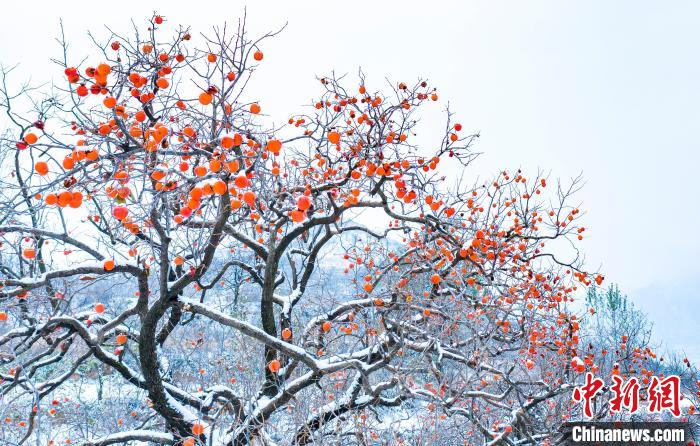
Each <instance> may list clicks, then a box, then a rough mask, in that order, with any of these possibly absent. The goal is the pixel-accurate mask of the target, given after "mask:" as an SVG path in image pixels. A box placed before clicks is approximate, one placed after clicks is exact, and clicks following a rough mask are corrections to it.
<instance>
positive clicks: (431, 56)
mask: <svg viewBox="0 0 700 446" xmlns="http://www.w3.org/2000/svg"><path fill="white" fill-rule="evenodd" d="M246 3H247V7H248V16H249V25H250V29H251V31H253V32H260V33H262V32H264V31H267V30H271V29H273V28H277V27H278V26H280V25H282V24H284V23H285V22H288V23H289V25H288V27H287V29H286V30H285V31H284V32H283V34H282V35H281V36H279V37H277V38H275V39H274V40H270V41H268V43H267V44H266V45H265V46H264V47H263V50H264V52H265V60H264V63H263V65H262V66H261V67H260V70H259V71H258V73H256V76H257V80H256V81H255V85H254V88H255V91H256V93H257V92H259V93H260V97H259V99H261V100H262V104H263V107H264V109H263V110H264V111H267V112H270V113H271V114H273V115H274V116H275V117H276V119H277V120H278V121H282V120H286V118H287V117H288V116H289V114H291V113H294V112H298V111H299V110H300V106H301V105H305V104H308V103H309V101H310V99H311V98H312V97H314V96H315V95H316V94H317V93H319V92H320V90H319V89H318V85H317V82H316V81H315V78H314V76H315V75H324V74H328V73H329V72H330V71H331V70H333V69H334V70H335V71H336V73H350V74H351V75H355V73H356V72H357V69H358V67H360V66H361V67H362V69H363V70H364V71H365V72H366V73H367V74H368V77H369V79H370V82H374V83H375V84H374V86H375V88H383V87H384V86H385V84H384V83H383V82H384V77H388V78H390V79H392V80H394V81H413V80H414V79H416V78H417V77H418V76H422V77H426V78H428V79H429V81H430V83H431V84H432V85H435V86H437V87H438V88H439V93H440V95H441V98H444V99H449V101H450V104H451V109H452V110H453V111H454V112H456V113H457V119H458V121H459V122H461V123H462V124H463V126H464V128H465V130H471V131H479V132H481V135H482V137H481V140H480V142H479V143H478V146H477V149H478V150H479V151H481V152H484V154H483V155H482V157H481V158H480V159H479V160H478V162H477V163H476V164H475V166H474V170H473V171H470V172H467V173H466V175H469V176H470V178H475V177H477V176H482V177H483V176H488V175H489V174H491V173H495V172H497V171H498V170H499V169H501V168H517V167H522V168H523V169H524V170H525V172H526V173H527V172H531V173H534V172H535V171H536V170H537V169H538V168H541V169H543V170H545V171H551V173H552V177H561V178H563V179H566V178H570V177H572V176H576V175H578V174H579V173H583V175H584V177H585V180H586V185H585V188H584V190H583V191H582V192H581V193H580V194H579V195H578V199H579V200H580V201H581V202H582V208H583V209H585V210H587V215H586V216H585V220H584V221H585V223H586V226H587V227H589V228H590V229H589V231H587V235H588V236H589V238H588V239H587V240H586V241H585V243H584V245H583V249H584V251H585V253H586V257H587V260H588V264H589V266H590V267H591V269H596V268H597V267H598V266H600V267H601V270H602V271H603V272H604V273H605V274H606V276H607V277H608V280H609V281H612V282H617V283H619V284H620V287H621V288H622V289H623V290H626V291H627V292H629V294H630V295H631V296H632V297H633V298H634V296H635V293H636V292H638V293H639V294H640V296H642V297H640V298H639V299H638V300H639V301H640V304H641V305H642V306H643V307H644V308H645V309H647V311H649V312H650V313H653V314H652V319H655V320H657V322H658V324H657V325H658V327H657V328H658V330H659V331H660V332H661V334H662V335H663V337H664V338H666V339H672V338H678V339H679V342H680V345H686V346H689V347H693V342H692V341H690V340H692V339H693V337H694V333H691V328H692V327H685V328H686V329H687V330H686V332H685V333H682V332H679V331H678V330H679V328H678V327H677V324H674V318H675V316H674V313H670V312H669V311H668V308H671V307H673V306H672V305H666V304H667V303H669V301H673V302H672V303H673V304H674V305H675V308H676V310H674V311H692V310H693V309H694V308H695V305H694V304H695V303H696V302H698V301H699V299H698V297H697V296H698V293H697V291H696V289H697V286H700V283H698V278H699V277H700V263H698V262H697V260H696V255H697V253H698V252H700V238H699V237H697V236H694V234H693V233H694V232H695V231H696V227H697V221H698V217H700V211H699V210H698V209H699V207H698V205H697V204H696V201H697V196H698V192H700V187H698V186H697V177H696V173H695V171H696V169H697V166H698V162H699V161H700V155H698V151H699V150H698V149H700V147H699V145H700V144H699V143H698V137H697V136H696V134H694V130H695V129H697V128H698V126H697V124H698V118H700V109H699V108H698V105H699V104H700V89H699V88H698V85H697V84H698V82H699V81H700V63H698V60H700V59H699V58H700V26H698V25H700V3H697V2H692V1H680V0H679V1H674V2H659V1H640V0H635V1H615V2H609V1H576V2H574V1H567V2H562V1H555V0H552V1H528V2H522V1H509V2H505V1H495V0H489V1H459V2H457V1H455V2H448V1H445V2H439V1H432V2H411V1H401V2H399V1H395V2H394V1H391V2H390V1H378V0H375V1H364V0H353V1H350V2H347V1H342V2H341V1H296V2H292V1H257V2H255V1H251V2H240V1H229V2H210V1H204V0H198V1H186V2H183V1H174V0H173V1H168V2H144V1H138V2H134V1H119V2H107V3H105V2H102V3H94V4H93V3H88V4H84V3H80V2H77V3H75V2H62V1H56V2H48V1H47V2H41V1H36V0H35V1H25V2H12V3H9V2H7V3H6V4H4V5H3V14H2V16H1V17H0V61H1V62H2V63H3V64H5V65H13V64H15V63H18V62H19V63H21V65H20V68H19V70H18V72H17V80H20V79H25V78H27V77H29V76H31V77H32V79H33V80H34V81H36V82H39V81H44V80H48V77H49V76H50V74H49V73H48V72H47V71H46V70H48V69H52V70H56V68H55V67H54V66H51V65H50V63H49V61H48V60H49V58H50V57H57V56H60V54H59V52H58V46H57V45H56V43H55V42H54V40H53V38H54V37H56V36H57V35H58V31H59V28H58V20H59V18H63V21H64V25H65V27H66V31H67V36H68V38H69V40H70V41H71V42H73V54H75V59H74V60H75V62H78V56H79V55H80V53H81V49H82V48H86V47H87V45H88V40H87V38H86V34H85V33H86V31H87V30H88V29H91V30H93V31H95V32H96V33H97V34H98V35H99V34H100V33H101V32H103V29H102V24H107V25H109V26H110V27H113V28H114V29H117V30H126V29H127V28H128V26H129V23H130V20H131V18H133V19H134V20H135V21H136V22H137V23H138V24H143V23H144V20H145V18H146V17H149V16H150V15H151V14H152V12H153V11H154V10H155V11H157V12H158V13H159V14H162V15H163V16H165V18H166V19H167V20H168V23H169V24H171V25H172V24H175V23H182V24H189V25H191V26H192V27H193V31H194V32H193V34H194V35H195V36H197V33H198V32H199V31H203V32H206V31H207V30H208V29H209V28H210V26H212V25H215V24H220V23H222V22H223V21H225V20H227V21H229V22H234V21H235V19H237V18H238V17H239V16H240V15H241V13H242V11H243V6H244V5H246ZM144 4H148V5H149V6H148V7H144V6H143V5H144ZM101 5H102V7H101ZM159 5H160V6H159ZM58 74H59V75H60V73H58ZM426 124H427V125H425V126H424V127H427V128H426V129H425V130H424V131H427V133H428V134H430V133H431V132H430V130H431V129H430V127H431V126H437V125H440V124H439V123H438V122H437V121H435V120H432V121H431V120H428V121H426ZM441 129H442V127H439V128H437V127H436V128H435V129H432V130H433V131H436V132H439V131H440V130H441ZM669 289H674V290H675V291H674V292H673V293H670V292H669V291H668V290H669ZM643 296H647V297H643ZM678 308H680V310H679V309H678ZM676 314H677V313H676ZM674 330H675V331H674ZM681 331H683V330H681ZM682 339H688V340H689V341H688V342H685V341H682ZM696 353H697V354H698V355H700V351H698V350H696Z"/></svg>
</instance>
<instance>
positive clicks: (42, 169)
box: [34, 161, 49, 176]
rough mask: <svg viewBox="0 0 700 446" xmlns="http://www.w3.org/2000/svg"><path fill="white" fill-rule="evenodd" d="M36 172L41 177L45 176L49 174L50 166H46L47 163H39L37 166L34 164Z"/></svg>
mask: <svg viewBox="0 0 700 446" xmlns="http://www.w3.org/2000/svg"><path fill="white" fill-rule="evenodd" d="M34 170H36V173H38V174H39V175H41V176H44V175H46V174H47V173H49V165H48V164H46V162H45V161H37V162H36V164H34Z"/></svg>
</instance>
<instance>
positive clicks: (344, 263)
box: [0, 16, 602, 446]
mask: <svg viewBox="0 0 700 446" xmlns="http://www.w3.org/2000/svg"><path fill="white" fill-rule="evenodd" d="M165 26H166V24H165V23H163V18H162V17H160V16H154V17H152V18H151V20H150V22H149V25H148V27H147V29H146V30H144V29H141V30H135V31H134V33H133V35H132V36H131V37H127V36H124V35H120V34H117V33H110V34H109V35H108V36H107V38H106V39H104V41H101V40H99V39H97V38H94V37H93V42H94V43H95V48H96V50H97V51H95V52H94V54H92V55H89V56H88V57H87V58H86V59H85V60H84V57H82V56H80V57H73V56H72V55H71V54H70V52H69V51H68V45H67V43H66V42H61V43H62V44H63V49H64V51H63V53H62V58H61V59H60V60H58V63H59V65H60V66H61V69H60V71H61V72H60V76H61V78H62V81H61V82H57V83H56V84H55V85H54V86H53V88H52V89H50V91H45V90H34V89H31V88H28V87H19V88H16V89H15V88H13V87H12V86H11V85H10V84H9V83H8V82H7V79H8V78H9V77H10V75H11V73H10V70H7V69H4V70H3V85H2V87H3V88H2V99H1V101H2V106H3V108H4V111H5V112H6V113H5V117H4V118H3V119H4V122H5V123H6V130H5V132H4V134H3V137H2V151H1V154H2V159H3V161H4V162H3V166H2V168H3V177H2V178H3V179H2V181H3V184H2V186H3V188H2V194H3V204H2V214H1V215H0V234H1V236H2V247H1V249H0V278H1V280H2V281H1V285H2V289H1V290H0V321H1V322H0V324H1V325H0V348H1V349H2V350H1V351H0V355H1V356H0V358H1V361H2V362H1V363H0V373H1V379H2V381H1V383H0V394H1V395H2V401H3V403H2V406H0V407H2V408H3V412H4V416H5V420H4V422H5V423H8V425H9V426H11V428H10V429H6V430H5V431H4V432H3V433H2V434H1V435H3V436H4V438H5V439H6V440H7V441H11V442H14V443H20V444H21V443H25V442H27V441H28V440H30V439H32V438H42V439H44V438H50V439H51V441H64V440H71V441H72V442H79V443H80V442H82V443H85V444H101V445H107V444H117V443H118V444H127V443H130V442H135V441H149V442H152V443H161V444H175V443H181V444H184V445H194V444H217V445H218V444H221V445H236V446H238V445H247V444H285V445H287V444H288V445H292V444H293V445H303V444H310V443H317V444H338V445H340V444H370V443H374V442H376V441H384V442H385V443H387V444H388V443H391V444H434V442H435V441H437V440H438V439H440V438H447V437H446V436H447V435H451V436H452V437H450V441H454V443H449V444H457V443H459V444H462V443H465V444H482V443H489V444H515V443H518V442H519V444H522V443H523V442H530V443H543V442H544V443H546V442H547V441H548V438H550V437H551V436H552V435H553V434H554V432H555V431H556V428H557V426H558V424H557V423H552V422H551V421H550V420H551V419H556V420H561V418H562V414H561V412H560V410H561V407H560V406H559V405H556V404H554V403H553V401H555V400H556V398H557V397H559V396H561V395H563V394H565V393H566V392H567V391H569V390H570V389H571V386H572V385H573V383H575V382H576V381H577V380H579V379H580V376H581V373H582V372H583V371H586V370H589V369H590V367H591V365H592V361H591V362H590V363H589V362H584V360H582V359H579V352H578V349H579V346H578V328H579V320H578V319H577V316H576V315H575V314H574V313H573V312H572V311H571V310H570V309H569V304H570V302H571V301H572V300H573V298H574V295H575V293H576V290H577V289H578V288H579V287H584V286H587V285H590V284H591V283H592V282H596V281H597V282H598V283H600V282H601V281H602V277H601V276H599V275H592V274H588V273H586V272H585V271H584V270H583V269H582V266H581V263H580V261H579V257H578V254H577V252H578V251H577V250H576V243H577V242H578V240H580V239H582V237H583V234H584V228H583V227H581V226H580V225H579V219H580V216H581V213H580V212H579V209H578V208H577V207H576V206H574V205H572V204H570V203H569V201H570V199H571V195H572V194H573V193H574V192H575V191H576V190H577V188H578V187H579V181H578V180H574V181H573V182H572V183H571V184H569V185H566V186H565V185H563V184H559V183H554V185H553V186H551V185H550V183H548V182H547V178H545V177H544V176H542V175H541V174H539V173H533V175H532V176H529V175H526V174H525V173H523V172H520V171H519V170H517V171H509V170H504V171H502V172H500V173H498V174H497V175H495V176H494V177H493V178H492V179H490V180H488V181H476V182H475V183H474V184H473V185H471V186H470V185H466V184H467V182H468V180H467V178H468V177H469V176H473V177H476V175H475V174H474V173H473V172H472V171H471V169H470V167H471V166H472V162H473V160H474V158H475V153H474V152H473V151H472V148H471V145H472V143H473V141H474V139H475V135H470V134H468V133H465V132H464V130H463V129H462V126H461V125H460V124H458V123H454V122H453V121H452V119H453V116H452V114H451V113H450V112H449V111H447V113H446V121H447V122H446V124H445V128H444V131H442V132H439V133H438V134H436V135H434V136H433V139H432V141H433V143H432V145H431V147H417V146H416V145H415V142H414V140H416V137H415V132H416V128H417V127H416V126H417V122H418V120H417V118H418V116H417V113H418V109H419V108H421V107H432V108H435V107H439V98H438V93H437V91H436V90H435V89H434V88H433V87H431V86H430V85H429V84H428V83H427V81H424V80H418V81H417V82H415V83H410V84H409V83H397V84H392V85H391V86H390V88H388V89H387V90H386V91H383V92H381V91H377V90H375V89H373V87H372V86H371V85H368V84H366V83H365V78H364V76H363V75H362V74H360V76H359V78H358V80H357V81H355V82H348V81H345V80H343V79H338V78H336V77H333V76H331V77H323V78H320V79H319V80H320V82H319V84H320V91H319V93H318V99H317V100H316V101H314V102H312V103H311V104H310V105H309V106H307V107H303V108H301V111H300V112H299V113H296V114H291V115H290V116H289V117H284V119H285V121H286V119H287V118H288V124H287V125H283V126H272V125H271V124H270V122H271V119H269V118H268V117H267V116H265V115H264V110H265V105H266V99H265V98H252V97H249V93H248V91H247V90H246V86H247V85H248V84H249V82H250V81H251V79H252V78H253V74H254V71H255V70H257V69H264V65H265V61H266V58H267V57H268V55H265V56H264V55H263V52H262V50H263V45H264V43H265V39H267V38H270V37H273V36H274V35H275V34H276V33H269V34H266V35H263V36H262V37H261V38H259V39H253V38H251V37H250V36H249V34H248V32H247V31H246V29H245V24H244V22H240V23H239V24H238V26H236V27H234V28H231V27H221V28H215V29H214V30H213V31H212V33H211V34H210V35H206V36H205V35H197V36H195V35H191V34H190V31H189V30H188V29H185V28H179V29H176V30H174V31H173V32H172V33H169V32H166V31H165V30H164V29H162V28H163V27H165ZM81 61H82V62H81ZM79 62H80V63H79ZM57 72H58V70H57ZM280 82H283V81H280ZM550 189H553V190H552V191H551V192H550ZM239 296H240V301H239ZM88 364H93V365H94V368H91V369H90V370H96V372H90V373H93V378H94V373H98V374H101V375H103V377H109V379H111V380H114V381H116V382H118V383H119V386H120V389H125V390H124V391H126V389H133V391H134V392H136V393H135V394H136V395H140V400H139V404H138V406H137V407H133V406H131V407H129V408H127V407H126V406H125V407H123V408H122V407H121V406H118V405H117V403H114V404H115V405H114V406H111V407H110V408H109V409H107V408H105V409H104V411H105V412H103V414H104V415H103V416H104V417H107V416H108V417H109V418H111V417H114V420H104V419H99V420H97V421H95V423H96V424H95V426H97V427H94V426H93V427H90V428H89V429H87V430H85V431H81V430H80V429H78V428H74V429H73V428H71V429H68V430H66V429H63V430H61V429H60V428H53V429H51V428H49V427H48V426H61V425H63V426H65V425H68V423H69V421H68V417H69V415H68V414H69V413H72V412H71V411H74V410H75V405H73V402H72V400H71V398H70V397H69V395H68V394H67V393H66V391H65V389H66V387H67V386H69V384H70V382H71V381H73V380H75V379H77V378H81V379H90V376H89V373H88V372H86V370H88ZM91 367H92V366H91ZM103 396H104V398H105V400H106V401H109V399H110V395H103ZM114 398H115V401H116V397H114ZM567 398H568V397H567ZM107 410H109V412H107ZM567 410H568V409H567ZM107 414H109V415H107ZM76 416H78V415H76ZM446 426H452V429H447V428H444V429H443V427H446ZM446 444H447V443H446Z"/></svg>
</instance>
